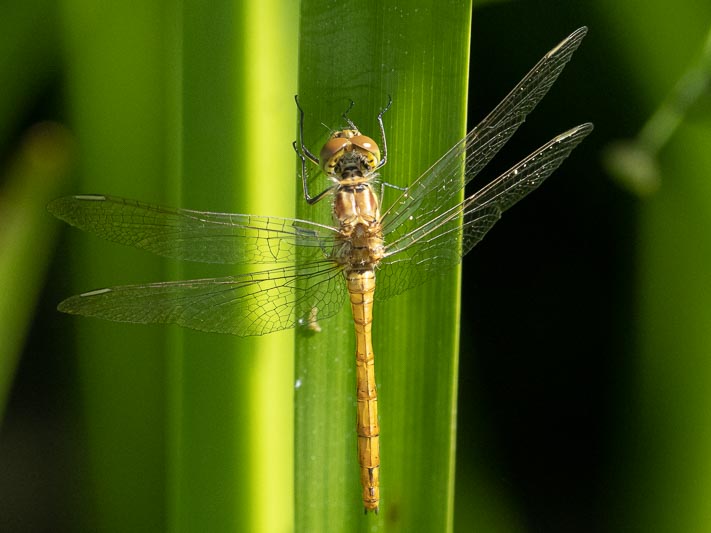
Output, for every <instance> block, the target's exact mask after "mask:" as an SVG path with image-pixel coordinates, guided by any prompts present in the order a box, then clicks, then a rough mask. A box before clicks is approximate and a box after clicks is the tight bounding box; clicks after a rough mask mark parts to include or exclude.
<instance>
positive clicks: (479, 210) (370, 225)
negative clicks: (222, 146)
mask: <svg viewBox="0 0 711 533" xmlns="http://www.w3.org/2000/svg"><path fill="white" fill-rule="evenodd" d="M586 33H587V28H585V27H582V28H580V29H578V30H576V31H575V32H573V33H572V34H571V35H569V36H568V37H567V38H566V39H564V40H563V41H562V42H560V43H559V44H558V45H557V46H555V47H554V48H553V49H552V50H550V51H549V52H548V53H547V54H546V55H545V56H543V58H542V59H541V60H540V61H539V62H538V63H537V64H536V65H535V66H534V67H533V68H532V69H531V70H530V71H529V72H528V73H527V74H526V76H525V77H524V78H523V79H522V80H521V81H520V82H519V83H518V84H517V85H516V86H515V87H514V88H513V90H511V92H510V93H509V94H508V95H507V96H506V97H505V98H504V99H503V100H502V101H501V103H499V104H498V105H497V106H496V107H495V108H494V110H493V111H491V112H490V113H489V114H488V115H487V116H486V117H485V118H484V119H483V120H482V121H481V122H480V123H479V125H478V126H476V127H475V128H474V129H473V130H471V131H470V132H469V133H468V134H467V135H466V137H464V138H463V139H461V140H460V141H459V142H457V143H456V144H455V145H454V146H452V148H451V149H450V150H449V151H447V152H446V153H445V154H444V155H443V156H442V157H441V158H440V159H439V160H437V161H436V162H435V163H434V164H433V165H432V166H431V167H429V168H428V169H427V170H426V171H425V172H424V173H423V174H422V175H421V176H420V177H418V178H417V179H415V180H414V181H412V182H411V184H410V185H409V186H408V187H406V188H404V189H400V190H398V191H397V192H396V194H395V196H396V198H395V199H394V201H393V202H392V203H390V205H389V206H388V207H386V208H382V209H381V205H380V196H381V192H382V185H383V184H384V182H383V181H382V180H381V179H380V176H379V171H380V169H382V168H383V167H384V166H385V164H386V162H387V160H388V153H387V143H386V137H385V127H384V124H383V116H384V114H385V112H386V111H387V109H388V107H389V106H390V103H391V102H389V103H388V105H387V106H386V107H385V108H384V109H383V110H382V111H380V113H379V114H378V115H377V123H378V126H379V130H380V132H379V133H380V143H381V144H380V146H382V152H381V149H380V146H379V145H378V143H376V142H375V141H374V140H373V139H372V138H370V137H367V136H365V135H363V134H362V133H361V132H360V131H359V129H358V128H357V127H356V125H355V124H354V123H353V122H352V121H351V119H350V118H348V116H347V112H346V113H344V114H343V118H344V119H345V120H346V122H347V127H345V128H344V129H341V130H338V131H335V132H334V133H332V134H331V135H330V137H329V139H328V140H327V141H326V143H325V144H324V146H323V148H322V149H321V151H320V152H319V155H318V157H317V156H316V155H315V154H313V153H312V152H311V151H310V150H309V149H308V148H307V147H306V146H305V144H304V111H303V109H302V107H301V105H300V104H299V100H298V97H297V98H296V103H297V108H298V110H299V117H300V121H299V122H300V128H299V137H300V138H299V142H298V143H297V142H296V141H295V142H294V148H295V150H296V153H297V155H298V157H299V159H300V161H301V179H302V181H303V194H304V198H305V200H306V202H307V203H308V204H315V203H317V202H319V201H320V200H322V199H324V198H329V199H330V201H331V202H332V212H333V220H334V222H333V224H331V225H328V224H326V225H324V224H319V223H316V222H312V221H308V220H301V219H295V218H279V217H270V216H259V215H249V214H233V213H217V212H205V211H194V210H189V209H174V208H170V207H162V206H158V205H151V204H147V203H143V202H139V201H136V200H128V199H124V198H119V197H115V196H104V195H76V196H68V197H64V198H59V199H57V200H54V201H53V202H51V203H50V204H49V206H48V209H49V211H50V212H51V213H53V214H54V215H55V216H57V217H58V218H60V219H62V220H64V221H66V222H68V223H69V224H71V225H73V226H76V227H78V228H80V229H82V230H85V231H87V232H89V233H92V234H95V235H97V236H99V237H102V238H104V239H107V240H109V241H113V242H117V243H121V244H125V245H129V246H133V247H136V248H139V249H142V250H147V251H149V252H153V253H155V254H158V255H161V256H165V257H170V258H177V259H181V260H187V261H197V262H203V263H223V264H241V265H250V266H251V265H257V267H256V270H255V271H250V272H248V273H244V274H239V275H234V276H226V277H218V278H210V279H195V280H187V281H163V282H157V283H146V284H135V285H124V286H116V287H110V288H105V289H99V290H93V291H90V292H86V293H83V294H79V295H76V296H72V297H70V298H68V299H66V300H64V301H63V302H61V303H60V304H59V306H58V309H59V310H60V311H63V312H65V313H70V314H74V315H84V316H91V317H98V318H103V319H108V320H113V321H118V322H133V323H141V324H149V323H163V324H178V325H180V326H184V327H187V328H192V329H196V330H200V331H205V332H216V333H227V334H233V335H240V336H248V335H264V334H267V333H270V332H273V331H277V330H283V329H286V328H293V327H296V326H299V325H300V324H302V325H303V324H305V323H312V322H314V319H313V317H314V313H315V312H317V316H318V320H319V321H322V320H323V319H326V318H328V317H330V316H332V315H334V314H336V313H337V312H338V311H339V310H341V309H342V307H343V305H344V302H345V300H346V297H348V298H349V300H350V304H351V310H352V313H353V321H354V328H355V338H356V391H357V392H356V398H357V413H356V427H357V439H358V443H357V450H358V462H359V467H360V480H361V485H362V500H363V506H364V509H365V512H366V513H368V512H369V511H373V512H376V513H377V512H378V509H379V505H380V440H379V439H380V425H379V421H378V398H377V389H376V382H375V359H374V352H373V344H372V336H371V328H372V321H373V316H372V311H373V305H374V301H375V300H382V299H386V298H390V297H392V296H395V295H397V294H400V293H402V292H404V291H406V290H408V289H410V288H412V287H415V286H417V285H420V284H422V283H424V282H425V281H427V280H430V279H432V278H433V277H435V276H436V275H438V274H440V273H442V272H445V271H446V270H447V269H450V268H452V267H454V266H455V265H457V264H458V263H459V262H460V261H461V259H462V257H463V256H464V255H466V254H467V253H468V252H469V251H470V250H471V249H472V248H473V247H474V246H475V245H476V244H477V243H478V242H479V241H481V240H482V238H483V237H484V235H485V234H486V233H487V232H488V231H489V230H490V229H491V228H492V226H493V225H494V224H495V223H496V221H497V220H499V218H500V217H501V214H502V213H503V212H504V211H506V210H507V209H508V208H509V207H511V206H512V205H514V204H515V203H516V202H518V201H519V200H521V199H522V198H523V197H525V196H526V195H527V194H528V193H530V192H531V191H533V190H534V189H536V188H537V187H538V186H539V185H540V184H541V183H542V182H543V181H544V180H545V179H546V178H547V177H548V176H549V175H550V174H551V173H552V172H553V171H554V170H555V169H556V168H558V166H559V165H560V164H561V163H562V162H563V160H564V159H565V158H566V157H567V156H568V155H569V154H570V153H571V151H572V150H573V149H574V148H575V147H576V146H577V145H578V144H579V143H580V142H581V141H582V140H583V139H584V138H585V136H586V135H588V134H589V133H590V132H591V131H592V128H593V126H592V124H590V123H585V124H581V125H578V126H576V127H574V128H572V129H570V130H568V131H566V132H564V133H561V134H560V135H558V136H556V137H554V138H553V139H552V140H550V141H549V142H547V143H546V144H544V145H543V146H541V147H540V148H538V149H537V150H535V151H534V152H533V153H531V154H530V155H529V156H527V157H526V158H525V159H523V160H521V161H520V162H518V163H517V164H516V165H514V166H513V167H512V168H510V169H509V170H507V171H506V172H504V173H503V174H501V175H500V176H499V177H497V178H496V179H494V180H493V181H491V182H490V183H489V184H487V185H485V186H483V187H481V188H480V189H479V190H477V191H476V192H474V193H473V194H471V195H469V196H468V197H466V198H465V199H464V200H461V196H460V193H461V191H462V189H463V188H464V187H465V185H466V184H467V183H469V182H470V181H471V180H472V179H473V178H474V177H475V176H477V175H478V174H479V173H480V171H481V170H482V169H483V168H484V167H485V166H486V165H487V164H488V163H489V161H490V160H491V159H492V158H493V157H494V155H495V154H496V153H497V152H498V151H499V150H500V148H501V147H502V146H503V145H504V144H505V143H506V142H507V141H508V140H509V138H510V137H511V136H512V135H513V134H514V133H515V131H516V130H517V129H518V127H519V126H520V125H521V124H522V123H523V122H524V120H525V118H526V116H527V115H528V114H529V113H530V112H531V111H532V110H533V108H534V107H535V106H536V105H537V104H538V102H539V101H540V100H541V99H542V98H543V97H544V96H545V94H546V93H547V92H548V90H549V89H550V87H551V86H552V85H553V83H554V82H555V81H556V79H557V78H558V76H559V75H560V73H561V71H562V70H563V68H564V67H565V65H566V64H567V63H568V62H569V60H570V58H571V56H572V55H573V53H574V52H575V50H576V49H577V48H578V46H579V45H580V42H581V41H582V39H583V37H584V36H585V34H586ZM349 109H350V108H349ZM308 165H315V166H317V167H318V169H320V171H321V172H322V173H323V174H324V175H325V177H326V178H328V179H329V180H330V185H329V186H328V187H327V188H325V189H324V190H323V191H321V192H320V193H318V194H315V195H311V194H310V192H309V189H308V184H307V174H308V168H307V167H308ZM379 189H380V190H379ZM259 265H265V266H262V267H260V266H259ZM376 279H377V290H376Z"/></svg>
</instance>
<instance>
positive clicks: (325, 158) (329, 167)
mask: <svg viewBox="0 0 711 533" xmlns="http://www.w3.org/2000/svg"><path fill="white" fill-rule="evenodd" d="M349 144H351V141H350V140H349V139H346V138H344V137H331V138H330V139H329V140H327V141H326V144H324V145H323V148H321V154H320V156H321V157H320V159H321V170H323V171H324V172H325V173H326V174H332V173H333V169H334V168H336V164H337V163H338V160H339V159H340V158H341V156H343V153H344V152H345V151H346V147H347V146H348V145H349Z"/></svg>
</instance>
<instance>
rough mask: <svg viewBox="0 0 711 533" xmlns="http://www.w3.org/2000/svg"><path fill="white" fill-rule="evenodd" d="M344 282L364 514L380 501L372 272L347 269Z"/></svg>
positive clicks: (373, 509)
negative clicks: (353, 358)
mask: <svg viewBox="0 0 711 533" xmlns="http://www.w3.org/2000/svg"><path fill="white" fill-rule="evenodd" d="M346 281H347V285H348V293H349V294H350V299H351V309H352V311H353V322H354V324H355V332H356V400H357V404H358V408H357V409H358V410H357V416H356V429H357V433H358V463H359V464H360V482H361V486H362V487H363V506H364V507H365V511H366V512H368V511H375V512H376V513H377V512H378V503H379V500H380V424H379V423H378V393H377V389H376V386H375V356H374V354H373V342H372V337H371V329H372V325H373V294H374V292H375V271H374V270H373V269H366V270H347V271H346Z"/></svg>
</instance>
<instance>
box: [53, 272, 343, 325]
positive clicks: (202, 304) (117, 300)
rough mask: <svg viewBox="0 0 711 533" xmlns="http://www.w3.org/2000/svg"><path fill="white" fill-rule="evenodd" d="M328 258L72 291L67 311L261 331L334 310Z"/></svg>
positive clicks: (338, 282)
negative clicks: (220, 275)
mask: <svg viewBox="0 0 711 533" xmlns="http://www.w3.org/2000/svg"><path fill="white" fill-rule="evenodd" d="M341 270H342V269H341V268H340V267H338V266H336V265H334V264H333V263H331V262H330V261H319V262H313V263H310V264H307V265H305V266H302V267H300V268H299V269H298V271H297V270H296V268H295V267H286V268H276V269H271V270H265V271H262V272H255V273H252V274H245V275H241V276H230V277H224V278H210V279H197V280H190V281H170V282H161V283H149V284H145V285H123V286H118V287H111V288H108V289H100V290H96V291H91V292H87V293H84V294H79V295H77V296H72V297H70V298H68V299H66V300H64V301H63V302H61V303H60V304H59V307H58V309H59V310H60V311H63V312H65V313H70V314H75V315H84V316H92V317H97V318H103V319H106V320H113V321H116V322H133V323H140V324H178V325H180V326H184V327H188V328H192V329H197V330H200V331H207V332H214V333H229V334H232V335H240V336H247V335H264V334H266V333H270V332H272V331H278V330H281V329H287V328H292V327H294V326H296V325H298V324H300V323H307V322H308V320H309V317H311V316H313V314H314V309H316V310H317V313H318V318H319V319H321V318H326V317H329V316H332V315H334V314H335V313H336V312H338V311H339V310H340V309H341V308H342V307H343V300H344V296H345V293H346V289H345V283H344V280H343V276H342V274H341Z"/></svg>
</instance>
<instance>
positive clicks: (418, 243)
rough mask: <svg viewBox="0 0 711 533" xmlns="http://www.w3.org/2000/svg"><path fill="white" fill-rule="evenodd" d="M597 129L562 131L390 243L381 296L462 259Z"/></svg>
mask: <svg viewBox="0 0 711 533" xmlns="http://www.w3.org/2000/svg"><path fill="white" fill-rule="evenodd" d="M592 129H593V126H592V124H582V125H580V126H576V127H575V128H573V129H571V130H568V131H566V132H565V133H561V134H560V135H558V136H557V137H555V138H554V139H552V140H550V141H549V142H548V143H546V144H544V145H543V146H541V147H540V148H538V149H537V150H536V151H535V152H533V153H532V154H531V155H529V156H528V157H526V158H525V159H524V160H522V161H520V162H519V163H517V164H516V165H514V166H513V167H512V168H511V169H509V170H508V171H506V172H504V173H503V174H502V175H501V176H499V177H498V178H496V179H495V180H494V181H492V182H491V183H490V184H489V185H487V186H485V187H483V188H482V189H481V190H479V191H477V192H476V193H474V194H472V195H471V196H470V197H468V198H467V199H465V200H464V201H463V202H461V203H460V204H458V205H455V206H454V207H451V208H450V209H448V210H447V211H445V212H444V213H441V214H440V215H439V216H437V217H435V218H434V219H432V220H429V221H427V222H425V223H424V224H422V225H421V226H420V227H418V228H416V229H414V230H412V231H410V232H409V233H407V234H405V235H403V236H402V237H400V238H399V239H397V240H395V241H392V242H389V243H387V244H386V247H385V248H386V252H385V259H383V261H382V262H381V266H382V271H381V272H379V273H378V290H376V291H375V295H376V297H378V298H381V299H384V298H388V297H390V296H394V295H396V294H399V293H401V292H403V291H405V290H407V289H409V288H411V287H415V286H416V285H419V284H421V283H423V282H425V281H427V280H429V279H431V278H432V277H433V276H436V275H438V274H439V273H441V272H442V271H446V269H448V268H451V267H453V266H454V265H456V264H457V263H459V261H460V260H461V258H462V257H463V256H464V255H465V254H467V253H468V252H469V250H471V249H472V248H473V247H474V246H475V245H476V244H477V243H478V242H479V241H481V239H482V238H483V237H484V235H485V234H486V232H488V231H489V230H490V229H491V227H492V226H493V225H494V224H495V223H496V221H497V220H499V218H500V217H501V214H502V213H503V212H504V211H506V210H507V209H508V208H509V207H511V206H512V205H514V204H515V203H516V202H518V201H519V200H521V199H522V198H523V197H524V196H526V195H527V194H528V193H530V192H531V191H533V190H534V189H536V188H537V187H538V186H539V185H540V184H541V183H543V181H544V180H545V179H546V178H547V177H548V176H550V175H551V173H553V171H555V169H557V168H558V167H559V166H560V164H561V163H562V162H563V160H564V159H565V158H566V157H568V155H569V154H570V152H571V151H572V150H573V149H574V148H575V147H576V146H577V145H578V144H580V142H581V141H582V140H583V139H584V138H585V137H586V136H587V135H588V134H589V133H590V132H591V131H592ZM460 239H461V240H460Z"/></svg>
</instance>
